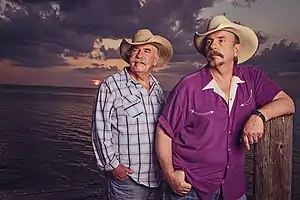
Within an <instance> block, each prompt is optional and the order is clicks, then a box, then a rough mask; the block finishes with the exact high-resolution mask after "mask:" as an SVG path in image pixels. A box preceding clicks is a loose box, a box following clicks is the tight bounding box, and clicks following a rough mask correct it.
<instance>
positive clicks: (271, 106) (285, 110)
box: [258, 92, 295, 121]
mask: <svg viewBox="0 0 300 200" xmlns="http://www.w3.org/2000/svg"><path fill="white" fill-rule="evenodd" d="M258 110H259V111H260V112H261V113H263V115H264V116H265V118H266V121H268V120H270V119H272V118H275V117H279V116H282V115H288V114H292V113H294V112H295V105H294V102H293V100H292V99H291V98H290V97H289V96H288V95H286V94H285V93H284V92H280V93H279V94H278V95H277V96H276V97H275V98H274V100H273V101H272V102H270V103H268V104H266V105H264V106H262V107H261V108H259V109H258Z"/></svg>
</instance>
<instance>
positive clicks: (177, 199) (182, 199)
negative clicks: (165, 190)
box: [167, 189, 247, 200]
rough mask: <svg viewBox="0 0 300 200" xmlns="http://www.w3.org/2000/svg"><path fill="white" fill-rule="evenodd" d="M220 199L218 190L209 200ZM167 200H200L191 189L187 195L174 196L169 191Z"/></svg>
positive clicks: (241, 198)
mask: <svg viewBox="0 0 300 200" xmlns="http://www.w3.org/2000/svg"><path fill="white" fill-rule="evenodd" d="M171 190H172V189H171ZM222 199H223V198H222V196H221V190H220V189H219V190H217V191H216V192H215V194H214V195H213V196H212V198H211V200H222ZM167 200H201V199H200V198H199V197H198V196H197V193H196V190H195V189H191V191H190V192H189V193H187V194H186V195H178V194H175V193H174V192H172V191H171V192H170V193H169V194H168V195H167ZM238 200H247V197H246V195H243V196H242V197H240V198H239V199H238Z"/></svg>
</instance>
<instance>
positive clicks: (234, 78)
mask: <svg viewBox="0 0 300 200" xmlns="http://www.w3.org/2000/svg"><path fill="white" fill-rule="evenodd" d="M206 70H207V71H206V73H209V74H207V75H208V76H209V77H210V79H211V81H210V82H209V83H208V84H207V85H206V86H204V87H203V88H202V90H208V89H213V90H214V91H215V90H216V88H217V87H218V85H217V82H216V81H215V79H213V77H212V75H211V73H210V70H209V68H208V67H207V69H206ZM238 71H239V70H238V69H237V66H235V67H234V69H233V76H232V79H231V84H238V83H245V81H243V80H241V78H240V77H239V76H238V74H239V73H238Z"/></svg>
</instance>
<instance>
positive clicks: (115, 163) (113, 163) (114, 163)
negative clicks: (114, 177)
mask: <svg viewBox="0 0 300 200" xmlns="http://www.w3.org/2000/svg"><path fill="white" fill-rule="evenodd" d="M119 164H120V163H119V161H118V159H117V158H116V157H114V159H113V160H112V161H111V162H110V163H109V164H108V165H106V166H105V170H106V171H111V170H114V169H116V168H117V167H118V165H119Z"/></svg>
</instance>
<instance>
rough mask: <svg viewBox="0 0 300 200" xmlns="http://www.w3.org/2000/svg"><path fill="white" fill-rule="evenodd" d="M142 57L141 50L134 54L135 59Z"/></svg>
mask: <svg viewBox="0 0 300 200" xmlns="http://www.w3.org/2000/svg"><path fill="white" fill-rule="evenodd" d="M142 56H143V51H142V50H139V51H138V52H137V54H136V57H137V58H141V57H142Z"/></svg>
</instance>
